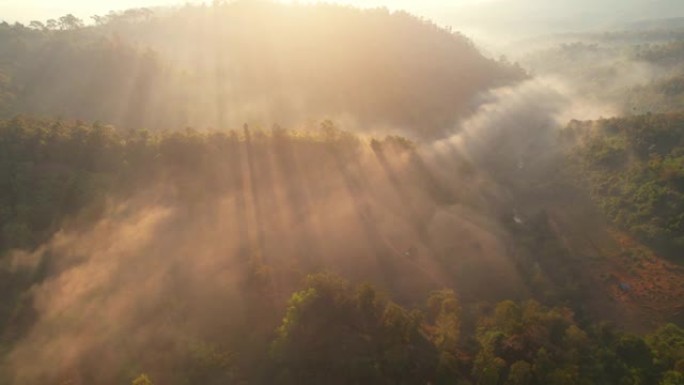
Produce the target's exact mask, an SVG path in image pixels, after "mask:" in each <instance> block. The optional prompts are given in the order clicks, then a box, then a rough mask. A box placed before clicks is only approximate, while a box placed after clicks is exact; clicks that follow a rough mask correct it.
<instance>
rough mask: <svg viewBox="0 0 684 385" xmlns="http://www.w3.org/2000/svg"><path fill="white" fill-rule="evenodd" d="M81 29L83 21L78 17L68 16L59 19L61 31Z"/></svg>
mask: <svg viewBox="0 0 684 385" xmlns="http://www.w3.org/2000/svg"><path fill="white" fill-rule="evenodd" d="M79 28H83V20H81V19H79V18H78V17H76V16H74V15H72V14H68V15H64V16H62V17H60V18H59V29H61V30H74V29H79Z"/></svg>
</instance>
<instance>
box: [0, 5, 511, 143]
mask: <svg viewBox="0 0 684 385" xmlns="http://www.w3.org/2000/svg"><path fill="white" fill-rule="evenodd" d="M94 19H95V21H96V25H94V26H87V27H84V26H83V22H82V21H81V20H78V19H76V18H73V17H64V18H61V19H60V20H58V21H55V20H49V21H46V22H39V21H36V22H33V23H31V24H30V25H31V26H30V27H26V26H21V25H12V26H10V25H7V24H5V25H0V98H2V101H3V103H2V108H1V109H0V113H1V114H2V116H3V117H5V118H10V117H13V116H14V115H16V114H18V113H31V114H38V115H41V116H46V117H60V116H64V117H68V118H80V119H85V120H100V121H103V122H105V123H113V124H117V125H120V126H124V127H129V128H133V127H135V128H152V129H157V128H162V127H163V128H167V129H168V128H185V127H186V126H193V127H199V128H204V127H213V128H221V127H227V126H236V125H240V124H242V123H245V122H249V123H256V124H262V125H264V126H270V125H271V124H275V123H280V124H292V123H298V122H302V121H305V120H307V119H321V118H335V119H347V120H348V121H350V122H354V123H359V124H360V125H365V126H366V127H367V126H377V127H380V128H387V127H391V128H400V129H406V130H409V129H410V130H411V131H412V132H413V133H414V134H417V135H438V134H439V133H440V132H441V131H442V130H444V129H448V128H451V127H453V125H454V124H455V123H456V120H457V118H459V117H462V116H463V115H464V114H466V113H467V112H469V111H470V110H471V109H472V108H473V107H474V103H475V101H474V98H475V97H476V96H477V95H478V94H479V93H480V92H482V91H485V90H486V89H488V88H490V87H494V86H500V85H503V84H509V83H511V82H514V81H516V80H520V79H522V78H523V77H524V76H525V75H524V73H523V71H522V70H521V69H520V68H519V67H516V66H513V65H510V64H507V63H503V62H497V61H494V60H490V59H488V58H485V57H484V56H483V55H482V54H480V53H479V52H478V50H477V49H476V48H475V47H474V46H473V44H472V43H471V42H470V41H469V40H468V39H467V38H465V37H464V36H462V35H461V34H459V33H457V32H451V31H449V30H445V29H442V28H439V27H437V26H436V25H434V24H432V23H431V22H429V21H426V20H422V19H419V18H416V17H414V16H412V15H409V14H407V13H402V12H394V13H390V12H388V11H387V10H386V9H375V10H359V9H354V8H346V7H341V6H333V5H297V6H292V5H283V4H277V3H271V2H247V1H240V2H230V3H216V4H215V5H214V6H190V5H188V6H185V7H182V8H178V9H158V10H131V11H126V12H122V13H111V14H109V15H107V16H101V17H95V18H94Z"/></svg>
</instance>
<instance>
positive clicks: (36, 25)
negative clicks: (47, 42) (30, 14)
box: [29, 20, 47, 31]
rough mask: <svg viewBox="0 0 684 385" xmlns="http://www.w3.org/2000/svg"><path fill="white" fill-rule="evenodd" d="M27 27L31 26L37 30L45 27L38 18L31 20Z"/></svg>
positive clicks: (42, 29)
mask: <svg viewBox="0 0 684 385" xmlns="http://www.w3.org/2000/svg"><path fill="white" fill-rule="evenodd" d="M29 28H33V29H36V30H39V31H44V30H46V29H47V27H46V26H45V24H43V23H42V22H40V21H38V20H31V22H30V23H29Z"/></svg>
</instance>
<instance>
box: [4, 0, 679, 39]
mask: <svg viewBox="0 0 684 385" xmlns="http://www.w3.org/2000/svg"><path fill="white" fill-rule="evenodd" d="M282 1H284V2H295V1H296V0H282ZM299 1H300V2H313V1H309V0H299ZM201 2H203V1H201V0H190V1H184V0H116V1H112V0H109V1H106V0H0V19H2V20H6V21H9V22H14V21H20V22H24V23H26V22H28V21H30V20H46V19H48V18H57V17H59V16H62V15H64V14H67V13H73V14H75V15H76V16H78V17H81V18H83V19H85V20H87V21H90V16H91V15H95V14H98V15H102V14H106V13H107V12H108V11H110V10H121V9H127V8H133V7H151V6H160V5H176V4H184V3H201ZM204 2H206V3H211V0H206V1H204ZM328 2H336V3H344V4H351V5H355V6H364V7H377V6H385V7H387V8H390V9H405V10H407V11H409V12H412V13H414V14H418V15H420V16H424V17H427V18H430V19H433V20H435V21H436V22H438V23H439V24H442V25H451V26H453V27H454V28H455V29H463V28H465V29H470V30H479V31H480V32H485V33H486V32H488V31H487V30H488V29H491V30H492V32H493V31H495V30H498V32H501V31H506V33H508V32H511V33H513V32H522V31H523V30H527V29H530V28H535V27H536V28H537V29H546V28H548V29H555V30H556V31H557V30H563V29H565V30H572V29H576V28H584V27H591V26H601V25H608V24H611V23H615V22H619V21H632V20H638V19H649V18H661V17H684V0H328Z"/></svg>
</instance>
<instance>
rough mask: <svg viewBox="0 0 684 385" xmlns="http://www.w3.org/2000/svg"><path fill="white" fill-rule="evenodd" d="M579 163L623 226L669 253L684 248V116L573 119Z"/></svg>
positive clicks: (603, 204) (593, 189)
mask: <svg viewBox="0 0 684 385" xmlns="http://www.w3.org/2000/svg"><path fill="white" fill-rule="evenodd" d="M565 135H566V137H573V138H574V140H575V141H576V142H577V143H579V146H578V147H577V149H576V150H575V154H576V155H575V156H576V157H577V160H578V161H577V162H575V164H576V165H579V167H580V168H579V170H578V171H579V172H581V173H582V174H583V175H584V177H583V179H585V180H586V181H587V182H588V186H589V188H590V191H591V194H592V196H593V197H594V199H595V200H596V202H597V203H598V205H599V206H600V207H601V208H602V209H603V211H604V212H605V213H606V215H607V216H608V218H610V219H611V220H612V221H613V222H614V223H615V224H616V225H618V226H619V227H621V228H623V229H625V230H628V231H630V232H631V233H632V234H634V235H635V236H637V237H638V238H639V239H641V240H642V241H644V242H647V243H648V244H650V245H652V246H655V247H656V248H658V249H659V250H661V251H663V252H666V253H668V254H669V255H673V256H674V255H678V254H681V252H682V250H684V238H683V237H682V234H684V116H682V115H681V114H669V115H655V114H647V115H642V116H634V117H629V118H614V119H606V120H599V121H597V122H585V123H579V122H575V123H571V124H570V125H569V126H568V127H567V128H566V130H565Z"/></svg>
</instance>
